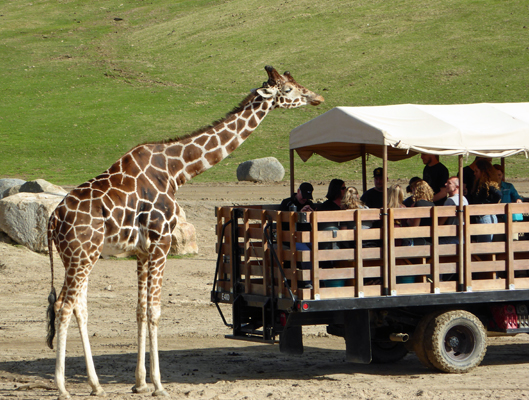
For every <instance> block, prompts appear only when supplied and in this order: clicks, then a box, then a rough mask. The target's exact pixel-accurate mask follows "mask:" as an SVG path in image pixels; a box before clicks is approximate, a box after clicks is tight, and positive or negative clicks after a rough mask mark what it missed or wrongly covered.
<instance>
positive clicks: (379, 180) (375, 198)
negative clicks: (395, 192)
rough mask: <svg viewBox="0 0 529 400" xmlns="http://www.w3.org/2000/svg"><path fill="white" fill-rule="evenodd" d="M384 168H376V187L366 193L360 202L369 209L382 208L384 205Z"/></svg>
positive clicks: (374, 177)
mask: <svg viewBox="0 0 529 400" xmlns="http://www.w3.org/2000/svg"><path fill="white" fill-rule="evenodd" d="M383 175H384V174H383V170H382V168H380V167H379V168H375V169H374V171H373V179H374V181H375V187H372V188H371V189H369V190H368V191H367V192H365V193H364V194H363V195H362V197H360V200H362V201H363V202H364V204H365V205H366V206H368V207H369V208H382V207H383V205H384V193H383V190H384V178H383Z"/></svg>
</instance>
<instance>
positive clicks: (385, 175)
mask: <svg viewBox="0 0 529 400" xmlns="http://www.w3.org/2000/svg"><path fill="white" fill-rule="evenodd" d="M382 148H383V154H382V179H383V181H384V186H383V188H382V227H381V228H382V232H381V233H382V260H383V263H384V264H383V265H384V269H383V271H382V282H383V284H384V286H383V288H382V295H383V296H387V295H388V294H390V291H389V289H390V284H389V259H388V232H389V229H388V147H387V146H386V145H385V144H384V145H383V146H382ZM364 154H365V153H364ZM364 184H365V179H364ZM391 292H392V293H391V295H393V294H395V295H396V294H397V291H396V290H395V291H394V293H393V290H392V291H391Z"/></svg>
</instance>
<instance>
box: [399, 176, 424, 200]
mask: <svg viewBox="0 0 529 400" xmlns="http://www.w3.org/2000/svg"><path fill="white" fill-rule="evenodd" d="M420 180H421V178H419V177H418V176H414V177H413V178H411V179H410V183H409V184H408V186H407V187H406V193H409V194H410V196H409V197H406V198H405V199H404V201H403V202H402V204H404V205H405V206H406V207H411V206H412V205H413V196H412V194H411V193H412V190H411V189H412V187H413V184H414V183H415V182H417V181H420Z"/></svg>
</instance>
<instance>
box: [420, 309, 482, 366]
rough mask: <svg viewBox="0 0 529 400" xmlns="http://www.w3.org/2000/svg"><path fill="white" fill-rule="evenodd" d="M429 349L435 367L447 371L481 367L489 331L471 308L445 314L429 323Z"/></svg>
mask: <svg viewBox="0 0 529 400" xmlns="http://www.w3.org/2000/svg"><path fill="white" fill-rule="evenodd" d="M425 349H426V353H427V355H428V359H429V360H430V362H431V363H432V364H433V366H434V367H435V368H437V369H439V370H440V371H443V372H451V373H465V372H468V371H470V370H472V369H473V368H475V367H477V366H478V365H479V364H480V363H481V361H482V360H483V357H485V353H486V351H487V333H486V331H485V328H484V327H483V324H482V323H481V321H480V320H479V319H478V318H477V317H476V316H475V315H474V314H471V313H469V312H468V311H463V310H454V311H448V312H445V313H442V314H440V315H438V316H437V317H435V318H434V319H433V320H432V321H431V322H430V324H428V326H427V328H426V332H425Z"/></svg>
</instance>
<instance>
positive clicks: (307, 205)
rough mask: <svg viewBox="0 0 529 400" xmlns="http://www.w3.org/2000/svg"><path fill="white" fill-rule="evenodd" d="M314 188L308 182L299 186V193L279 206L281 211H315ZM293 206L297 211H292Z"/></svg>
mask: <svg viewBox="0 0 529 400" xmlns="http://www.w3.org/2000/svg"><path fill="white" fill-rule="evenodd" d="M313 192H314V188H313V187H312V185H311V184H310V183H308V182H303V183H302V184H301V185H299V188H298V191H297V192H296V193H294V194H293V195H292V196H290V197H288V198H286V199H284V200H283V201H282V202H281V205H280V206H279V209H280V210H281V211H302V212H306V211H314V204H313V203H312V199H313V196H312V193H313ZM292 206H295V207H296V209H295V210H292V209H291V208H292Z"/></svg>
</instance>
